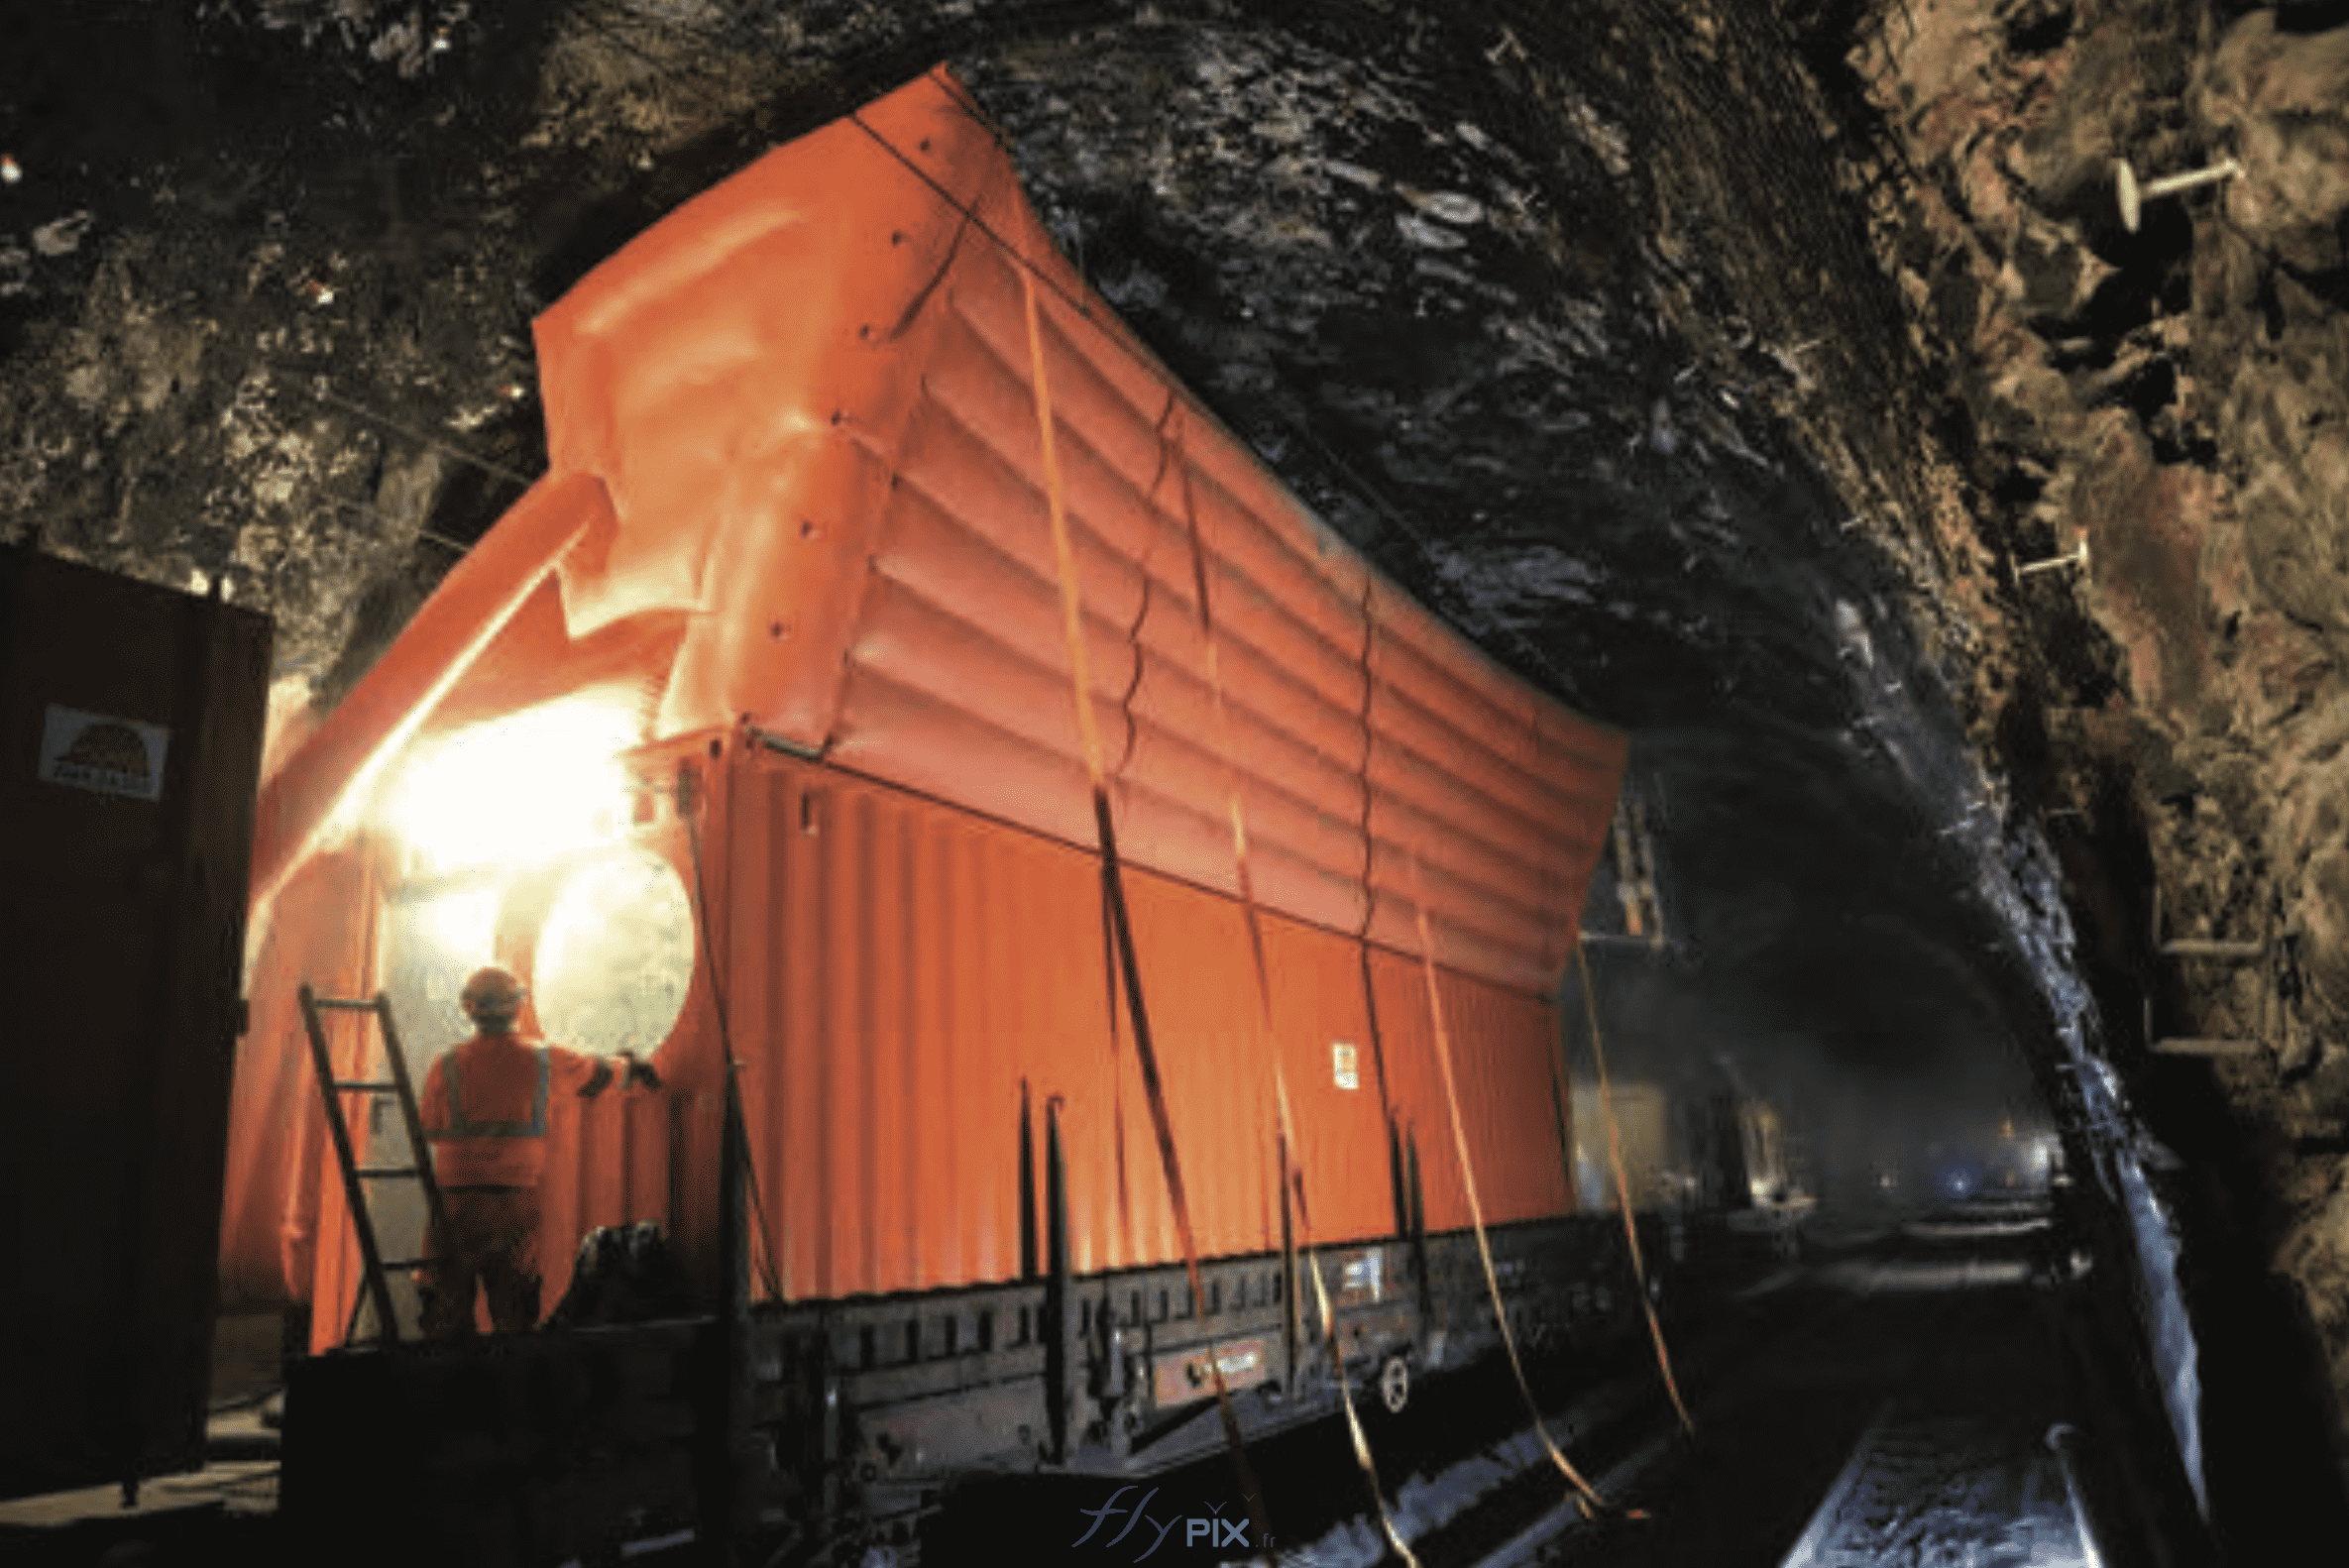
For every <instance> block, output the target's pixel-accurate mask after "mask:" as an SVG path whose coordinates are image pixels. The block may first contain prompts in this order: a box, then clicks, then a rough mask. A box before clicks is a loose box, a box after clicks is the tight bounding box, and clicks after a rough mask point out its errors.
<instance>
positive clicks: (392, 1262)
mask: <svg viewBox="0 0 2349 1568" xmlns="http://www.w3.org/2000/svg"><path fill="white" fill-rule="evenodd" d="M431 1261H432V1260H431V1259H430V1258H386V1259H385V1260H384V1272H385V1273H386V1274H390V1273H391V1271H392V1270H394V1269H421V1268H423V1267H424V1265H426V1264H428V1263H430V1262H431Z"/></svg>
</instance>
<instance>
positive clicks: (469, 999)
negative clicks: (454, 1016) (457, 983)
mask: <svg viewBox="0 0 2349 1568" xmlns="http://www.w3.org/2000/svg"><path fill="white" fill-rule="evenodd" d="M529 994H530V992H529V988H528V987H527V986H525V985H523V984H522V982H521V981H519V980H517V979H515V978H514V976H513V971H512V970H510V969H505V968H502V967H500V966H499V965H497V964H495V963H493V964H491V965H489V966H488V967H487V968H482V969H476V970H474V971H473V978H472V979H470V980H467V981H466V982H465V991H464V994H463V995H462V996H460V997H459V998H458V1002H459V1004H460V1005H461V1006H463V1007H464V1009H465V1015H466V1016H467V1017H468V1018H511V1017H513V1016H514V1015H515V1014H516V1013H518V1012H520V1011H521V1010H522V998H523V997H525V996H527V995H529Z"/></svg>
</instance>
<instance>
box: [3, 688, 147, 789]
mask: <svg viewBox="0 0 2349 1568" xmlns="http://www.w3.org/2000/svg"><path fill="white" fill-rule="evenodd" d="M170 739H171V731H170V730H168V729H167V728H164V727H163V726H162V725H143V724H140V723H138V722H137V721H135V720H130V719H110V718H108V717H107V716H106V715H104V714H85V713H81V712H79V711H77V710H75V709H71V708H58V707H56V706H54V705H53V706H52V707H51V708H50V710H49V715H48V718H47V719H46V720H45V721H44V722H43V724H42V727H41V763H40V766H39V767H38V768H36V769H35V770H34V776H35V777H37V778H40V779H42V780H44V781H46V782H48V783H51V784H66V785H70V786H72V787H73V788H74V789H86V790H95V791H97V792H98V793H99V794H101V795H128V796H130V797H131V798H132V799H133V800H161V799H163V797H164V749H165V747H166V746H168V744H169V743H170Z"/></svg>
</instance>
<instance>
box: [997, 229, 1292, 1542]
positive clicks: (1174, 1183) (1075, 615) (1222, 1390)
mask: <svg viewBox="0 0 2349 1568" xmlns="http://www.w3.org/2000/svg"><path fill="white" fill-rule="evenodd" d="M1020 287H1021V297H1022V299H1023V301H1024V303H1025V305H1026V310H1027V322H1028V370H1029V375H1030V378H1031V380H1032V383H1033V386H1034V388H1035V394H1036V395H1035V401H1036V430H1037V435H1038V437H1039V439H1040V440H1041V441H1042V443H1043V457H1044V491H1045V509H1046V511H1047V513H1048V514H1049V516H1050V518H1051V522H1052V533H1053V559H1054V563H1055V566H1056V569H1057V571H1058V574H1059V577H1060V588H1061V620H1062V628H1063V633H1064V634H1065V636H1066V638H1067V643H1068V674H1069V679H1070V681H1071V682H1072V683H1073V685H1074V689H1075V696H1076V729H1077V736H1078V738H1079V740H1080V742H1081V744H1082V746H1083V750H1084V764H1085V774H1086V776H1087V778H1088V779H1089V781H1090V782H1091V785H1092V792H1093V823H1094V828H1095V831H1096V832H1097V833H1098V834H1099V835H1100V842H1101V890H1102V896H1103V898H1104V899H1105V900H1106V901H1107V903H1108V907H1109V914H1110V926H1111V929H1112V931H1113V932H1114V934H1115V936H1116V939H1117V950H1118V964H1119V967H1120V968H1121V969H1122V970H1123V971H1124V974H1125V981H1126V1007H1127V1011H1128V1013H1129V1015H1130V1016H1131V1018H1132V1020H1133V1024H1134V1056H1135V1060H1136V1061H1137V1062H1138V1063H1139V1064H1140V1065H1141V1068H1142V1085H1143V1088H1144V1089H1145V1090H1146V1091H1147V1092H1148V1094H1149V1097H1150V1119H1151V1124H1152V1129H1153V1130H1154V1131H1155V1132H1156V1133H1157V1135H1158V1145H1159V1164H1160V1168H1161V1169H1162V1170H1163V1171H1164V1172H1165V1173H1166V1177H1167V1197H1168V1201H1169V1203H1170V1204H1171V1205H1172V1206H1173V1208H1174V1230H1175V1233H1176V1235H1178V1236H1179V1237H1180V1238H1181V1240H1182V1266H1183V1273H1184V1275H1185V1276H1186V1277H1187V1278H1188V1280H1189V1283H1190V1296H1191V1302H1192V1306H1193V1309H1194V1310H1195V1311H1197V1312H1198V1313H1199V1315H1200V1318H1201V1319H1202V1320H1204V1318H1205V1316H1206V1309H1207V1291H1206V1288H1205V1283H1204V1281H1203V1280H1202V1278H1201V1276H1200V1273H1199V1249H1198V1240H1197V1236H1196V1233H1195V1232H1193V1230H1192V1229H1191V1221H1190V1203H1189V1200H1188V1198H1187V1197H1186V1195H1185V1192H1184V1189H1183V1185H1182V1166H1181V1162H1180V1161H1179V1160H1178V1159H1177V1158H1176V1155H1175V1152H1174V1123H1173V1121H1172V1120H1170V1118H1169V1117H1168V1114H1167V1093H1166V1086H1165V1084H1164V1082H1163V1081H1162V1080H1161V1078H1160V1076H1159V1062H1158V1050H1157V1047H1156V1046H1155V1044H1154V1043H1153V1041H1152V1038H1151V1030H1150V1013H1149V1010H1148V1009H1147V1008H1146V1007H1145V1006H1144V1005H1143V1000H1142V966H1141V962H1140V958H1139V956H1138V954H1137V953H1136V951H1135V946H1134V927H1133V919H1132V916H1131V913H1130V912H1129V910H1128V909H1127V907H1126V892H1125V877H1124V874H1123V871H1122V868H1121V864H1120V861H1119V858H1118V851H1117V826H1116V824H1115V822H1114V821H1113V820H1112V817H1111V814H1110V809H1109V780H1108V771H1107V769H1106V767H1105V766H1104V764H1103V760H1102V749H1101V732H1100V728H1099V727H1098V726H1097V725H1096V724H1095V723H1094V720H1093V687H1092V673H1091V669H1090V666H1089V664H1088V662H1087V660H1086V658H1085V632H1084V605H1083V601H1082V599H1081V598H1080V596H1079V593H1078V588H1077V582H1076V557H1075V552H1074V551H1073V550H1072V549H1071V548H1070V547H1069V543H1068V517H1067V508H1066V505H1065V504H1064V501H1063V492H1062V486H1061V463H1060V457H1059V454H1058V452H1057V450H1056V448H1055V446H1054V443H1053V400H1052V387H1051V383H1050V382H1049V380H1048V379H1047V377H1046V375H1045V368H1044V328H1043V325H1042V323H1041V322H1040V320H1039V318H1038V314H1037V309H1036V283H1035V279H1034V275H1033V274H1032V273H1030V272H1028V271H1025V270H1023V271H1022V272H1021V274H1020ZM1206 1342H1207V1375H1208V1377H1209V1378H1210V1379H1211V1380H1212V1381H1213V1383H1214V1385H1215V1406H1216V1413H1217V1414H1218V1415H1219V1416H1220V1417H1221V1418H1222V1421H1223V1440H1224V1447H1225V1448H1226V1449H1227V1450H1228V1451H1229V1453H1230V1454H1231V1460H1232V1469H1233V1471H1234V1473H1235V1474H1236V1475H1237V1477H1238V1478H1239V1482H1240V1491H1241V1493H1242V1495H1243V1496H1244V1497H1245V1498H1246V1499H1247V1503H1248V1516H1249V1521H1250V1522H1251V1523H1252V1524H1253V1525H1254V1526H1255V1528H1256V1534H1257V1539H1259V1540H1261V1541H1265V1542H1267V1545H1266V1548H1265V1550H1266V1552H1267V1554H1268V1555H1269V1556H1271V1557H1272V1559H1273V1561H1274V1562H1276V1563H1278V1562H1279V1560H1280V1558H1279V1554H1278V1553H1277V1552H1275V1551H1274V1549H1273V1547H1272V1546H1271V1544H1270V1542H1271V1539H1272V1527H1271V1523H1270V1520H1269V1519H1268V1517H1267V1515H1266V1513H1265V1502H1264V1492H1263V1489H1262V1488H1260V1487H1259V1486H1258V1485H1257V1481H1256V1472H1255V1470H1254V1468H1253V1467H1251V1466H1250V1464H1249V1463H1248V1449H1247V1445H1246V1444H1245V1443H1244V1442H1243V1441H1242V1440H1241V1437H1240V1419H1239V1416H1238V1414H1237V1413H1236V1412H1235V1411H1234V1410H1233V1409H1232V1397H1231V1390H1230V1389H1229V1388H1228V1387H1227V1386H1226V1385H1225V1383H1224V1377H1223V1358H1222V1357H1221V1356H1220V1355H1218V1354H1217V1353H1216V1347H1215V1337H1214V1334H1213V1332H1212V1331H1211V1330H1210V1331H1208V1332H1207V1334H1206Z"/></svg>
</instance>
